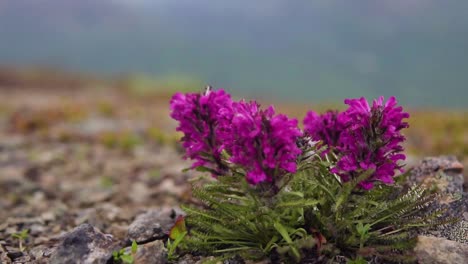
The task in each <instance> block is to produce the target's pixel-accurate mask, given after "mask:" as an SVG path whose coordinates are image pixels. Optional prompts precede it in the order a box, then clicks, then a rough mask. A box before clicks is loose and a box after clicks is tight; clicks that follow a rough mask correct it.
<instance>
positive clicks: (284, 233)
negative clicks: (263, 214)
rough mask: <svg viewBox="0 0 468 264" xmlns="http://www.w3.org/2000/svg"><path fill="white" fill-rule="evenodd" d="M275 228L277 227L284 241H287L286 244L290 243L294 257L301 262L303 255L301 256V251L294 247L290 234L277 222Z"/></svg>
mask: <svg viewBox="0 0 468 264" xmlns="http://www.w3.org/2000/svg"><path fill="white" fill-rule="evenodd" d="M273 226H274V227H275V229H276V231H278V232H279V233H280V234H281V236H282V237H283V239H284V240H286V242H288V244H289V246H290V250H291V252H292V253H293V257H294V258H295V259H296V260H297V261H299V260H300V259H301V255H300V254H299V251H298V250H297V248H296V247H295V246H294V244H293V241H292V239H291V237H290V236H289V233H288V231H287V230H286V228H285V227H284V226H283V225H282V224H281V223H280V222H275V223H274V225H273Z"/></svg>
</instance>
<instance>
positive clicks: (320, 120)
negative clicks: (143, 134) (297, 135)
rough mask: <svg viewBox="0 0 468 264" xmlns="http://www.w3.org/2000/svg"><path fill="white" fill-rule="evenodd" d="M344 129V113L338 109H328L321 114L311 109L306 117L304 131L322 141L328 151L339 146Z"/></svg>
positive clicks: (314, 138)
mask: <svg viewBox="0 0 468 264" xmlns="http://www.w3.org/2000/svg"><path fill="white" fill-rule="evenodd" d="M343 129H344V125H343V120H342V115H341V114H340V113H339V112H338V111H327V112H326V113H324V114H321V115H319V114H317V113H315V112H314V111H309V112H307V115H306V117H305V118H304V131H305V132H307V133H308V134H309V135H310V137H311V138H312V139H313V140H315V141H319V140H320V141H322V142H323V144H324V145H326V146H327V147H328V148H327V151H328V150H330V149H332V148H335V147H336V146H338V144H339V140H340V135H341V132H342V131H343Z"/></svg>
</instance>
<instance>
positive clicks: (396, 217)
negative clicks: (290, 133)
mask: <svg viewBox="0 0 468 264" xmlns="http://www.w3.org/2000/svg"><path fill="white" fill-rule="evenodd" d="M319 152H320V150H315V149H311V150H310V151H305V152H304V153H309V154H308V156H307V157H304V156H303V157H301V158H300V159H299V160H300V162H299V164H298V165H299V166H298V167H299V170H298V172H297V173H295V174H290V175H287V176H286V177H284V179H283V182H282V183H280V188H279V190H278V189H275V190H273V189H271V190H269V188H273V186H271V185H269V184H268V183H265V184H263V185H258V186H255V187H254V186H251V185H249V184H248V183H247V182H246V180H245V177H244V176H243V175H242V174H241V173H233V175H231V176H222V177H219V178H218V180H216V181H210V182H208V183H204V184H197V183H194V186H193V195H194V197H195V198H197V199H198V200H199V201H200V202H201V203H202V205H203V206H184V207H183V209H184V210H185V212H186V213H187V218H186V221H187V225H188V227H189V235H188V236H187V237H186V239H185V241H184V244H183V248H185V250H186V251H190V252H192V253H197V254H210V255H212V254H215V255H220V256H226V257H228V256H233V255H240V256H242V257H244V258H247V259H254V260H255V259H262V258H265V257H269V258H271V259H273V260H274V259H276V260H280V261H283V262H286V263H288V262H290V263H296V262H300V261H307V262H308V263H311V262H312V263H333V262H339V260H343V259H347V260H348V261H351V260H356V259H365V258H367V259H369V258H374V257H378V258H380V259H384V260H385V261H387V262H412V261H414V259H413V258H412V254H411V249H412V248H413V246H414V244H415V236H416V234H417V231H418V230H419V229H422V228H429V227H431V226H435V225H442V224H445V223H448V222H450V221H453V219H446V218H443V217H442V215H443V213H444V212H443V211H442V210H441V209H432V208H435V207H434V206H432V205H433V203H434V202H436V198H437V194H436V193H435V192H434V191H431V190H427V189H424V188H423V187H421V186H413V187H411V188H405V187H403V185H401V184H395V185H378V186H376V187H375V188H373V189H372V190H369V191H364V190H361V189H359V188H356V186H357V184H358V183H359V181H362V180H363V179H366V177H369V175H370V174H371V173H372V172H365V173H363V175H361V176H360V177H358V178H356V179H355V180H352V181H349V182H346V183H342V182H341V181H340V179H339V177H337V176H336V175H333V174H332V173H331V172H330V166H331V163H330V162H329V161H328V160H327V159H322V158H321V157H322V156H323V155H318V154H317V153H319ZM311 153H312V154H311ZM405 176H406V175H402V176H400V178H401V179H403V178H404V177H405Z"/></svg>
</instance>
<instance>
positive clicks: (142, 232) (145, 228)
mask: <svg viewBox="0 0 468 264" xmlns="http://www.w3.org/2000/svg"><path fill="white" fill-rule="evenodd" d="M176 218H177V212H176V211H175V210H173V209H168V208H166V209H160V210H149V211H148V212H146V213H143V214H140V215H138V216H137V217H136V218H135V220H134V221H133V223H131V224H130V226H129V227H128V238H129V239H130V240H135V241H136V242H137V243H145V242H148V241H153V240H156V239H161V238H163V237H165V236H167V235H168V233H169V230H170V229H171V227H172V226H173V225H174V223H175V220H176Z"/></svg>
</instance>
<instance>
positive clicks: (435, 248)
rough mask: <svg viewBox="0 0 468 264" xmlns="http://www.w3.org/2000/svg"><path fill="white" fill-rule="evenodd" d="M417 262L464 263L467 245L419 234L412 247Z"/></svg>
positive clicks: (436, 263) (467, 250)
mask: <svg viewBox="0 0 468 264" xmlns="http://www.w3.org/2000/svg"><path fill="white" fill-rule="evenodd" d="M414 251H415V253H416V257H417V259H418V261H419V263H433V264H451V263H466V260H467V259H468V245H466V244H462V243H458V242H455V241H451V240H447V239H444V238H438V237H430V236H419V237H418V242H417V245H416V247H415V249H414Z"/></svg>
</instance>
